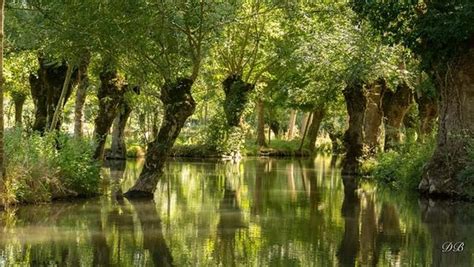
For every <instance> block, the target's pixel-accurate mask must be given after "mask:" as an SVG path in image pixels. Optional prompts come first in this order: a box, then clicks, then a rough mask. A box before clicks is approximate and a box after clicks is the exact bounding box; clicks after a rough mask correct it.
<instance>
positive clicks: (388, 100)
mask: <svg viewBox="0 0 474 267" xmlns="http://www.w3.org/2000/svg"><path fill="white" fill-rule="evenodd" d="M412 103H413V92H412V90H411V89H410V87H408V85H407V84H406V83H402V84H400V85H398V86H397V90H396V91H395V92H392V91H390V90H387V92H385V95H384V98H383V109H384V116H385V147H384V148H385V150H387V149H390V148H393V147H394V146H396V145H398V144H400V143H401V142H402V133H401V128H402V125H403V120H404V118H405V115H406V114H407V112H408V111H409V110H410V106H411V104H412Z"/></svg>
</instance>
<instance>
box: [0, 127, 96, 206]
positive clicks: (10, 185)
mask: <svg viewBox="0 0 474 267" xmlns="http://www.w3.org/2000/svg"><path fill="white" fill-rule="evenodd" d="M92 148H93V146H92V143H91V142H89V141H86V140H77V139H73V138H70V137H68V136H65V135H63V136H59V137H57V136H56V135H55V134H47V135H45V136H40V135H38V134H32V135H29V136H24V135H23V134H22V132H21V131H20V130H17V129H15V130H10V131H7V132H6V133H5V155H6V157H5V158H6V162H5V166H6V179H5V183H4V184H3V190H2V194H1V196H0V198H1V200H2V201H3V204H9V203H14V202H26V203H36V202H46V201H50V200H51V199H53V198H57V197H67V196H77V195H82V196H88V195H92V194H96V193H97V192H98V187H99V179H100V175H99V171H100V166H99V164H98V163H97V162H95V161H94V160H93V159H92V151H93V149H92Z"/></svg>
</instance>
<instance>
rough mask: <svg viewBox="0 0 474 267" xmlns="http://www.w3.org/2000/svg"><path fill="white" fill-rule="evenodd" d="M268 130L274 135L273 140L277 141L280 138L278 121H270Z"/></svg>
mask: <svg viewBox="0 0 474 267" xmlns="http://www.w3.org/2000/svg"><path fill="white" fill-rule="evenodd" d="M270 130H271V131H272V132H273V134H274V135H275V138H277V139H278V138H279V137H280V123H279V122H278V121H276V120H271V119H270ZM269 138H270V137H269Z"/></svg>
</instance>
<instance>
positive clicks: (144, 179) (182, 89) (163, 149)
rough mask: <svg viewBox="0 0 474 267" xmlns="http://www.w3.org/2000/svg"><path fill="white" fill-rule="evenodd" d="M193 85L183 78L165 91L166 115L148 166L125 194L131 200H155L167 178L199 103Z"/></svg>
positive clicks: (149, 146) (190, 81)
mask: <svg viewBox="0 0 474 267" xmlns="http://www.w3.org/2000/svg"><path fill="white" fill-rule="evenodd" d="M192 85H193V81H192V80H191V79H187V78H181V79H179V80H178V81H176V82H175V83H168V84H165V85H164V86H163V87H162V88H161V96H160V99H161V101H162V102H163V106H164V109H165V114H164V118H163V122H162V124H161V127H160V131H159V132H158V136H156V138H155V140H154V141H153V142H152V143H150V144H148V149H147V153H146V158H145V165H144V166H143V170H142V172H141V173H140V177H139V178H138V180H137V181H136V183H135V185H134V186H133V187H132V188H131V189H130V190H129V191H128V192H127V193H125V196H126V197H127V198H150V199H151V198H153V193H154V192H155V190H156V185H157V184H158V181H159V179H160V177H161V175H162V174H163V167H164V165H165V163H166V158H167V156H168V154H169V152H170V150H171V148H172V147H173V145H174V142H175V141H176V138H177V137H178V135H179V133H180V131H181V129H182V128H183V126H184V123H185V122H186V119H187V118H188V117H189V116H191V115H192V114H193V113H194V110H195V108H196V103H195V102H194V99H193V97H192V95H191V87H192Z"/></svg>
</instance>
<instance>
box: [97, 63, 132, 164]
mask: <svg viewBox="0 0 474 267" xmlns="http://www.w3.org/2000/svg"><path fill="white" fill-rule="evenodd" d="M100 81H101V85H100V87H99V90H98V92H97V98H98V99H99V113H98V114H97V118H96V119H95V130H94V137H95V139H96V142H97V147H96V150H95V153H94V158H95V159H97V160H102V159H103V158H104V147H105V141H106V139H107V135H108V133H109V131H110V127H111V126H112V123H113V121H114V119H115V117H117V113H118V108H119V106H120V104H121V103H122V101H123V97H124V94H125V91H126V90H127V84H126V83H125V81H124V79H123V77H121V76H119V74H118V73H117V70H113V69H110V68H109V66H108V65H107V64H106V65H105V66H104V69H103V71H102V72H101V73H100Z"/></svg>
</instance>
